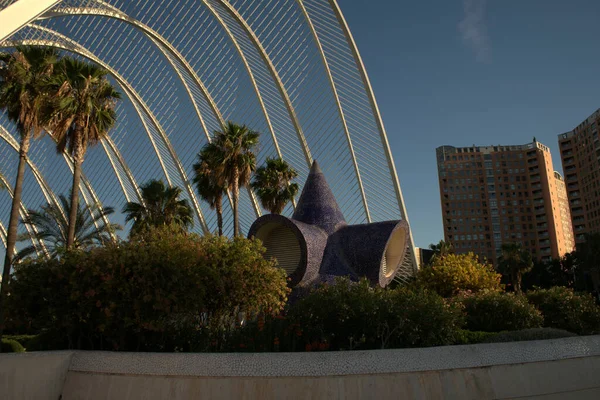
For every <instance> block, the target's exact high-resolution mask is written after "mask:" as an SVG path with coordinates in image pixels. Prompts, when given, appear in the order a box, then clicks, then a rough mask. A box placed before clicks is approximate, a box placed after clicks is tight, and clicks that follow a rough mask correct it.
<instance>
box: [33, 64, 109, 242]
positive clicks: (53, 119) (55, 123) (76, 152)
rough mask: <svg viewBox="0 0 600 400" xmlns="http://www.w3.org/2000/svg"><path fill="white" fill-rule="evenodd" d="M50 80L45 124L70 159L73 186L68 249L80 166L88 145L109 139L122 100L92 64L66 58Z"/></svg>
mask: <svg viewBox="0 0 600 400" xmlns="http://www.w3.org/2000/svg"><path fill="white" fill-rule="evenodd" d="M58 72H59V73H58V74H57V75H56V76H55V77H54V78H53V79H52V80H51V84H52V87H53V90H56V93H57V94H56V96H54V97H53V98H52V101H51V102H49V104H50V107H49V108H48V112H47V113H45V118H44V120H45V122H46V123H47V125H48V127H49V128H50V130H51V131H52V135H53V136H54V139H55V140H56V142H57V147H56V149H57V151H58V152H59V153H63V152H65V151H68V153H69V154H70V155H71V156H72V157H73V184H72V187H71V206H70V208H69V209H70V214H69V232H68V235H67V249H70V248H71V247H72V246H73V243H74V240H75V224H76V222H77V210H78V207H77V206H78V203H79V182H80V180H81V164H82V163H83V160H84V158H85V153H86V151H87V148H88V147H89V146H93V145H95V144H97V143H98V142H100V141H101V140H102V139H104V138H106V137H107V136H108V131H109V130H110V129H111V128H112V127H113V126H114V124H115V122H116V113H115V106H116V101H117V100H118V99H119V98H120V97H121V96H120V94H119V93H118V92H117V91H116V90H115V88H114V87H113V86H112V85H111V83H110V82H109V81H108V79H107V75H108V71H106V70H105V69H102V68H100V67H98V66H97V65H95V64H90V63H85V62H82V61H79V60H76V59H73V58H70V57H65V58H63V59H62V60H61V62H60V64H59V65H58Z"/></svg>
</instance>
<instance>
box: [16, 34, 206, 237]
mask: <svg viewBox="0 0 600 400" xmlns="http://www.w3.org/2000/svg"><path fill="white" fill-rule="evenodd" d="M32 27H35V29H39V30H41V31H45V32H47V33H51V34H53V35H55V36H56V37H57V38H59V39H61V40H63V41H64V42H65V43H62V42H57V41H51V40H47V39H39V40H28V41H18V42H14V44H35V45H41V46H50V47H56V48H60V49H63V50H67V51H71V52H73V53H76V54H79V55H82V56H84V57H86V58H88V59H90V60H91V61H94V62H96V63H97V64H99V65H101V66H102V67H103V68H105V69H106V70H107V71H109V72H110V73H111V75H112V76H113V77H114V78H115V79H116V80H117V82H119V84H120V85H121V87H122V88H123V90H124V91H125V93H126V95H127V96H128V97H130V99H132V103H133V105H134V107H135V108H136V109H137V107H138V106H139V107H141V108H142V110H143V111H144V113H145V114H146V115H147V116H148V117H149V118H150V120H151V121H152V124H153V125H154V127H155V128H156V129H157V131H158V133H159V135H160V137H161V140H162V141H163V144H164V145H165V147H167V150H168V152H169V155H170V157H171V159H172V161H173V163H174V164H175V167H176V169H177V172H178V173H179V175H180V179H181V181H182V182H183V184H184V186H185V189H186V191H187V192H188V195H189V197H190V199H191V200H192V206H193V208H194V211H195V213H196V215H197V217H198V219H199V221H200V224H201V227H202V230H203V231H204V233H209V230H208V227H207V224H206V220H205V218H204V214H203V213H202V211H201V209H200V205H199V202H198V200H197V198H196V196H195V193H194V191H193V190H192V188H191V185H190V183H189V179H187V175H186V173H185V171H184V170H183V167H182V165H181V162H180V161H179V157H178V156H177V154H176V153H175V150H174V149H173V147H172V146H171V144H170V141H169V138H168V137H167V135H166V133H165V132H164V130H163V128H162V126H161V125H160V123H159V122H158V120H157V119H156V117H155V116H154V114H153V113H152V111H151V110H150V109H149V108H148V106H147V105H146V104H145V102H144V101H143V99H142V98H141V96H140V95H139V94H138V93H137V92H136V91H135V89H133V87H131V85H130V84H129V83H128V82H127V80H125V78H123V77H122V76H121V75H120V74H119V73H118V72H117V71H115V70H114V69H113V68H112V67H111V66H109V65H108V64H106V63H105V62H103V61H102V60H100V59H99V58H98V57H96V56H95V55H94V54H92V53H91V52H89V51H88V50H87V49H85V48H83V47H82V46H81V45H79V44H78V43H76V42H75V41H73V40H71V39H69V38H67V37H65V36H64V35H62V34H60V33H58V32H55V31H53V30H51V29H48V28H45V27H41V26H38V25H32ZM133 100H135V101H133ZM140 116H141V112H140ZM141 119H142V121H143V120H144V118H143V117H141ZM144 125H145V124H144ZM146 132H147V134H148V137H149V138H150V140H151V141H152V144H153V146H154V149H155V152H156V154H157V157H159V161H160V163H161V166H162V168H163V171H164V173H165V176H166V178H167V181H168V183H169V184H170V185H171V184H172V181H171V178H170V175H169V171H168V168H167V167H166V165H165V164H164V161H162V155H161V154H160V150H159V149H158V147H157V146H156V143H154V138H153V137H152V134H151V133H150V132H149V130H148V129H147V131H146ZM89 189H91V187H90V188H89ZM91 192H93V191H92V190H91Z"/></svg>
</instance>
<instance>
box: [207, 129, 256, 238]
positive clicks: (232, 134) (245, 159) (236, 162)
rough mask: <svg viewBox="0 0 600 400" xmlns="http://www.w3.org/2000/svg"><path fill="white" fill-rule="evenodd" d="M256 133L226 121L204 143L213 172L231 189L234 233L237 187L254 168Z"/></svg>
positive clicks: (234, 228) (247, 180) (242, 185)
mask: <svg viewBox="0 0 600 400" xmlns="http://www.w3.org/2000/svg"><path fill="white" fill-rule="evenodd" d="M259 136H260V134H259V133H258V132H254V131H252V130H251V129H249V128H248V127H247V126H245V125H241V126H240V125H237V124H235V123H233V122H231V121H228V122H227V124H226V125H225V127H224V128H223V130H222V131H215V133H214V135H213V140H212V142H211V143H210V144H209V145H207V148H208V151H209V152H210V154H211V160H212V161H211V162H212V163H213V165H214V166H215V171H214V173H215V175H216V176H218V177H220V182H219V184H220V185H221V184H225V185H226V186H227V188H228V189H229V190H230V191H231V197H232V203H233V234H234V236H238V235H239V215H238V199H239V196H240V188H244V187H246V186H247V185H248V183H249V182H250V176H251V175H252V172H253V171H254V170H255V169H256V155H255V154H254V149H255V148H256V146H257V145H258V138H259ZM203 151H204V150H203Z"/></svg>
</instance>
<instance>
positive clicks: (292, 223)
mask: <svg viewBox="0 0 600 400" xmlns="http://www.w3.org/2000/svg"><path fill="white" fill-rule="evenodd" d="M270 223H277V224H280V225H283V226H287V227H290V228H291V229H292V231H293V232H294V233H295V235H296V237H297V239H298V242H299V243H300V244H301V253H302V255H301V259H300V267H299V268H298V269H297V270H296V271H295V272H294V273H292V274H291V275H290V279H291V284H292V286H297V285H298V286H301V287H308V286H311V285H314V284H315V283H318V282H322V281H330V280H332V279H333V277H336V276H347V277H349V278H351V279H353V280H358V279H359V278H361V277H363V276H364V277H367V278H368V279H369V280H370V281H371V282H372V283H373V284H377V285H380V286H387V285H388V284H389V283H390V282H391V281H392V279H393V278H394V275H395V272H396V270H397V268H398V267H399V266H400V265H389V266H387V268H391V270H392V273H391V274H384V273H382V268H383V267H382V258H383V255H384V252H385V249H386V245H387V243H388V240H389V239H390V237H391V235H392V233H393V232H394V231H395V230H398V229H402V230H405V231H406V237H407V238H408V231H409V228H408V224H407V223H406V222H405V221H385V222H377V223H370V224H359V225H348V224H347V223H346V220H345V219H344V215H343V214H342V211H341V210H340V207H339V206H338V203H337V201H336V199H335V196H334V195H333V192H332V191H331V189H330V187H329V184H328V183H327V180H326V179H325V175H324V174H323V172H322V171H321V169H320V168H319V165H318V163H317V162H316V161H315V162H313V165H312V167H311V169H310V173H309V175H308V178H307V180H306V183H305V184H304V189H303V190H302V194H301V195H300V198H299V200H298V204H297V206H296V211H295V212H294V215H293V216H292V218H287V217H284V216H280V215H264V216H262V217H260V218H259V219H257V220H256V221H255V222H254V224H252V226H251V227H250V231H249V233H248V236H249V237H252V236H255V235H256V234H257V233H258V232H259V231H260V229H261V228H262V227H263V226H265V225H266V224H270ZM403 245H404V246H408V243H404V244H403ZM404 255H405V254H403V255H402V257H400V261H401V260H403V259H404Z"/></svg>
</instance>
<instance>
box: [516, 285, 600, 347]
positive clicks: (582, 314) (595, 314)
mask: <svg viewBox="0 0 600 400" xmlns="http://www.w3.org/2000/svg"><path fill="white" fill-rule="evenodd" d="M527 298H528V299H529V302H531V303H532V304H534V305H535V306H536V307H537V308H538V309H539V310H540V311H541V312H542V315H543V316H544V326H547V327H552V328H558V329H564V330H567V331H569V332H574V333H577V334H579V335H592V334H597V333H600V307H598V305H596V303H595V301H594V299H593V297H592V296H591V295H589V294H584V293H575V292H574V291H573V289H568V288H565V287H558V286H557V287H553V288H551V289H540V290H533V291H529V292H527Z"/></svg>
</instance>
